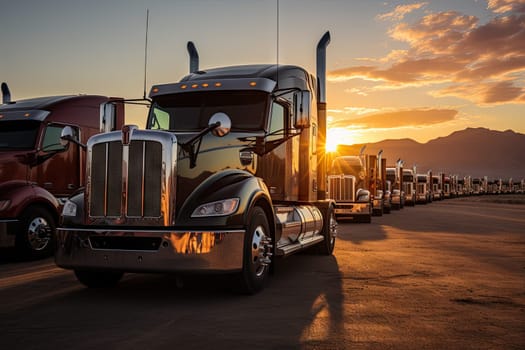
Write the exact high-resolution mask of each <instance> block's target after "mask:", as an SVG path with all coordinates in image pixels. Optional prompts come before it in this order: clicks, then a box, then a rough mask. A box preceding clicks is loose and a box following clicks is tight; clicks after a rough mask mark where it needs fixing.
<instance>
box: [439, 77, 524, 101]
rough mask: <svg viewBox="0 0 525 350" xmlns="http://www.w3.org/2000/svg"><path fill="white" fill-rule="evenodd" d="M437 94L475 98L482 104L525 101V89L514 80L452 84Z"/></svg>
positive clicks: (474, 99)
mask: <svg viewBox="0 0 525 350" xmlns="http://www.w3.org/2000/svg"><path fill="white" fill-rule="evenodd" d="M434 95H435V96H438V97H439V96H456V97H462V98H465V99H470V100H473V101H475V102H477V103H479V104H482V105H489V104H502V103H507V102H508V101H517V102H521V103H524V102H525V89H524V88H521V87H519V86H516V85H514V84H513V83H512V82H509V81H503V82H494V83H489V84H484V85H477V84H466V85H452V86H449V87H447V88H445V89H442V90H439V91H436V92H434Z"/></svg>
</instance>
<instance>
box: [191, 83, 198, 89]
mask: <svg viewBox="0 0 525 350" xmlns="http://www.w3.org/2000/svg"><path fill="white" fill-rule="evenodd" d="M191 87H192V88H194V89H195V88H198V87H199V84H193V85H192V86H191Z"/></svg>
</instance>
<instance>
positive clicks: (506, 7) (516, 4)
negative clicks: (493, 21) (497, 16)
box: [487, 0, 525, 13]
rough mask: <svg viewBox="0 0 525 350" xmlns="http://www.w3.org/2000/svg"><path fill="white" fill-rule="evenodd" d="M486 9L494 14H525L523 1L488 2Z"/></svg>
mask: <svg viewBox="0 0 525 350" xmlns="http://www.w3.org/2000/svg"><path fill="white" fill-rule="evenodd" d="M487 8H488V9H489V10H492V11H493V12H494V13H505V12H509V11H517V12H525V1H524V0H489V1H488V6H487Z"/></svg>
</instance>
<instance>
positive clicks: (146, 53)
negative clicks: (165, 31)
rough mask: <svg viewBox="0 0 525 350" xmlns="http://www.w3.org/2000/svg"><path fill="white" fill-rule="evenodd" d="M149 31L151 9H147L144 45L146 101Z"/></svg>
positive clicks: (144, 96)
mask: <svg viewBox="0 0 525 350" xmlns="http://www.w3.org/2000/svg"><path fill="white" fill-rule="evenodd" d="M148 29H149V9H146V42H145V44H144V95H143V98H144V99H146V77H147V67H148Z"/></svg>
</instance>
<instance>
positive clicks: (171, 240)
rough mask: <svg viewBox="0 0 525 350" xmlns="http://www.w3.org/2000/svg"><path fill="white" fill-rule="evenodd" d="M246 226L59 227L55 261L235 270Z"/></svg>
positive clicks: (128, 268) (76, 265)
mask: <svg viewBox="0 0 525 350" xmlns="http://www.w3.org/2000/svg"><path fill="white" fill-rule="evenodd" d="M244 235H245V231H243V230H230V231H191V232H190V231H151V230H140V231H139V230H133V231H124V230H102V229H101V230H89V229H63V228H62V229H58V230H57V251H56V253H55V262H56V264H57V265H58V266H60V267H62V268H66V269H78V270H82V269H111V270H119V271H124V272H199V271H201V272H234V271H240V270H241V269H242V261H243V260H242V259H243V247H244Z"/></svg>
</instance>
